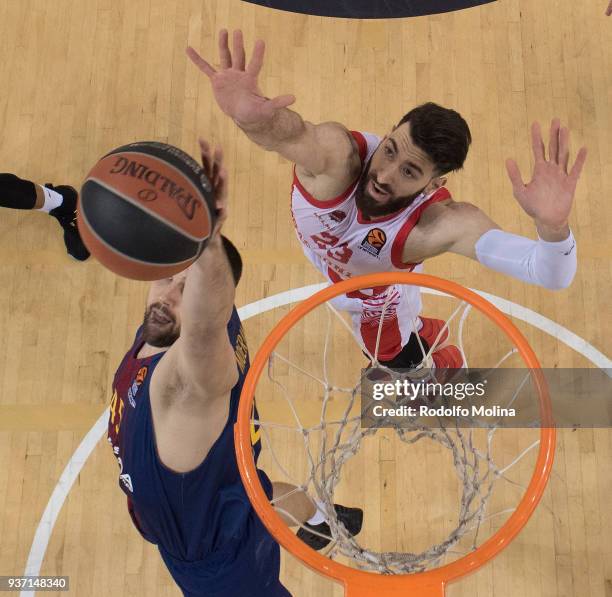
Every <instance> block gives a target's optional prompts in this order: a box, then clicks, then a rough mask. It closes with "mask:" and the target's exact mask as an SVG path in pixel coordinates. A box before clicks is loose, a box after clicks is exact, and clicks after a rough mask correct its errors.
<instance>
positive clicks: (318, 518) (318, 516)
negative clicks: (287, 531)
mask: <svg viewBox="0 0 612 597" xmlns="http://www.w3.org/2000/svg"><path fill="white" fill-rule="evenodd" d="M315 505H316V507H317V510H316V512H315V513H314V515H313V517H312V518H311V519H309V520H307V521H306V522H307V523H308V524H309V525H310V526H313V527H314V526H317V525H318V524H321V523H322V522H326V520H327V519H326V518H325V514H323V504H322V503H321V502H320V501H319V500H315Z"/></svg>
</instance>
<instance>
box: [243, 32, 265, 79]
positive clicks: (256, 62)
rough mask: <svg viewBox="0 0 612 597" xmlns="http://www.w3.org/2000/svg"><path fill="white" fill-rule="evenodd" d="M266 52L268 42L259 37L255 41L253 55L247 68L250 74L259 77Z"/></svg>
mask: <svg viewBox="0 0 612 597" xmlns="http://www.w3.org/2000/svg"><path fill="white" fill-rule="evenodd" d="M265 52H266V44H265V43H264V42H263V40H261V39H258V40H257V41H256V42H255V46H254V47H253V55H252V56H251V60H250V61H249V65H248V66H247V68H246V71H247V73H249V74H250V75H252V76H254V77H257V76H258V75H259V72H260V71H261V67H262V66H263V59H264V54H265Z"/></svg>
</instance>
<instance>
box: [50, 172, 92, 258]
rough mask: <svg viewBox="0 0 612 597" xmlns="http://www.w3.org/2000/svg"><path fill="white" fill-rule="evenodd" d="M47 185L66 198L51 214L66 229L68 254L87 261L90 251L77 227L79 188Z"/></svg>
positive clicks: (65, 236)
mask: <svg viewBox="0 0 612 597" xmlns="http://www.w3.org/2000/svg"><path fill="white" fill-rule="evenodd" d="M45 186H46V187H47V188H48V189H51V190H52V191H55V192H56V193H59V194H60V195H61V196H62V197H63V198H64V201H63V202H62V204H61V205H60V206H59V207H56V208H55V209H52V210H51V211H50V212H49V215H50V216H53V217H54V218H55V219H56V220H57V221H58V222H59V223H60V226H61V227H62V228H63V229H64V244H65V245H66V250H67V251H68V255H70V256H71V257H74V259H76V260H77V261H85V260H86V259H88V258H89V251H88V250H87V247H85V245H84V244H83V240H82V239H81V235H80V234H79V231H78V229H77V223H76V207H77V199H78V198H79V194H78V192H77V190H76V189H75V188H74V187H69V186H67V185H60V186H57V187H54V186H53V185H52V184H46V185H45Z"/></svg>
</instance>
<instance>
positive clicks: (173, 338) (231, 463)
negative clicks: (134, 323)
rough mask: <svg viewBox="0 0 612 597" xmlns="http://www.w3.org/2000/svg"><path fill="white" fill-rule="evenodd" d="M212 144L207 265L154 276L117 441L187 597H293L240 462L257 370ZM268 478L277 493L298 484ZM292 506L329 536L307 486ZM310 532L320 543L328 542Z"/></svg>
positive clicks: (130, 493)
mask: <svg viewBox="0 0 612 597" xmlns="http://www.w3.org/2000/svg"><path fill="white" fill-rule="evenodd" d="M201 149H202V161H203V164H204V168H205V171H206V172H207V174H208V176H209V178H210V180H211V182H212V184H213V188H214V192H215V199H216V202H217V208H218V212H219V216H218V221H217V225H216V227H215V231H214V232H213V234H212V236H211V239H210V241H209V244H208V246H207V248H206V250H205V251H204V252H203V253H202V255H201V256H200V258H199V259H198V261H197V262H196V263H194V264H193V265H192V266H191V267H190V268H189V269H188V270H187V271H185V272H182V273H180V274H177V275H175V276H173V277H172V278H168V279H165V280H159V281H157V282H153V283H152V284H151V287H150V290H149V295H148V299H147V307H146V312H145V318H144V323H143V325H142V326H141V328H140V329H139V330H138V332H137V334H136V338H135V340H134V344H133V346H132V348H131V349H130V351H129V352H128V353H127V354H126V355H125V357H124V359H123V361H122V363H121V365H120V366H119V369H118V370H117V373H116V375H115V379H114V383H113V398H112V402H111V407H110V417H109V427H108V440H109V442H110V443H111V445H112V447H113V451H114V453H115V456H116V457H117V460H118V463H119V468H120V473H119V484H120V487H121V488H122V489H123V491H124V492H125V493H126V495H127V498H128V509H129V512H130V515H131V517H132V520H133V522H134V524H135V525H136V527H137V528H138V530H139V531H140V532H141V534H142V535H143V537H144V538H145V539H147V540H149V541H151V542H153V543H155V544H157V546H158V548H159V551H160V553H161V556H162V558H163V560H164V562H165V563H166V565H167V567H168V569H169V571H170V573H171V574H172V576H173V578H174V580H175V581H176V582H177V584H178V585H179V586H180V588H181V589H182V591H183V593H184V594H185V595H186V596H187V597H196V596H198V597H204V596H206V597H264V596H265V597H285V596H287V595H289V593H288V591H287V590H286V589H285V587H283V585H282V584H281V583H280V581H279V578H278V575H279V567H280V550H279V546H278V544H277V543H276V542H275V541H274V539H273V538H272V537H271V535H269V534H268V532H267V530H266V529H265V527H264V526H263V524H262V523H261V522H260V520H259V518H258V517H257V515H256V513H255V511H254V510H253V508H252V507H251V503H250V502H249V499H248V497H247V495H246V493H245V490H244V488H243V486H242V483H241V480H240V475H239V471H238V467H237V464H236V457H235V453H234V441H233V424H234V422H235V420H236V415H237V409H238V402H239V398H240V392H241V389H242V385H243V381H244V377H245V375H246V372H247V370H248V368H249V356H248V350H247V345H246V341H245V338H244V333H243V330H242V326H241V323H240V319H239V318H238V313H237V311H236V309H235V307H234V306H233V305H234V294H235V285H236V284H237V283H238V280H239V278H240V274H241V269H242V263H241V259H240V255H239V253H238V251H237V250H236V249H235V247H234V246H233V245H232V244H231V242H229V241H228V240H227V239H225V238H224V237H222V236H221V234H220V230H221V226H222V224H223V221H224V220H225V218H226V214H227V208H226V201H227V199H226V197H227V192H226V173H225V170H224V169H223V167H222V155H221V152H220V151H219V150H217V151H216V152H215V153H214V155H212V154H211V151H210V149H209V147H208V145H207V144H206V143H205V142H203V141H201ZM255 438H257V434H254V439H255ZM259 444H260V442H259V440H258V439H257V440H256V441H255V442H254V446H253V449H254V452H255V456H256V457H257V456H258V454H259V451H260V445H259ZM260 476H261V481H262V485H263V487H264V489H265V490H266V492H267V493H268V496H269V497H270V498H271V497H272V496H273V495H274V496H275V497H277V498H278V497H279V496H283V495H285V494H287V493H289V492H291V491H292V490H293V489H295V488H294V486H291V485H288V484H285V483H274V484H272V483H271V482H270V480H269V479H268V477H267V476H266V475H265V473H264V472H263V471H260ZM282 508H283V510H286V511H288V512H290V513H291V515H292V516H293V517H295V519H296V520H298V521H307V523H308V524H309V525H310V526H311V527H314V528H315V529H316V530H318V531H322V532H323V533H325V532H326V531H327V532H329V527H328V526H327V524H326V523H325V521H324V520H323V519H321V514H320V512H318V511H317V508H316V507H315V506H314V505H313V504H312V502H311V500H310V499H309V498H308V497H307V496H306V495H305V494H304V493H301V492H293V493H292V494H291V495H290V496H289V497H287V498H285V499H284V500H283V501H282ZM337 508H339V509H340V514H339V519H340V520H342V521H343V522H344V523H345V525H346V527H347V529H348V530H349V531H350V532H352V533H353V534H356V533H357V532H359V530H360V528H361V521H362V512H361V510H358V509H356V508H343V507H341V506H337ZM301 531H302V535H301V536H303V538H304V539H305V540H306V541H307V542H308V543H310V544H311V545H312V546H313V547H315V548H317V549H320V547H322V546H323V545H322V543H323V544H325V543H327V542H328V541H325V540H322V539H321V538H320V537H319V536H317V535H314V534H312V533H308V532H307V531H306V532H304V529H301ZM321 542H322V543H321Z"/></svg>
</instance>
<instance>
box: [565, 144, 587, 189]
mask: <svg viewBox="0 0 612 597" xmlns="http://www.w3.org/2000/svg"><path fill="white" fill-rule="evenodd" d="M586 157H587V148H586V147H581V148H580V150H579V151H578V155H577V156H576V161H575V162H574V165H573V166H572V169H571V171H570V173H569V177H570V180H571V181H572V184H573V185H574V186H575V185H576V184H577V183H578V179H579V178H580V173H581V172H582V167H583V166H584V162H585V161H586Z"/></svg>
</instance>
